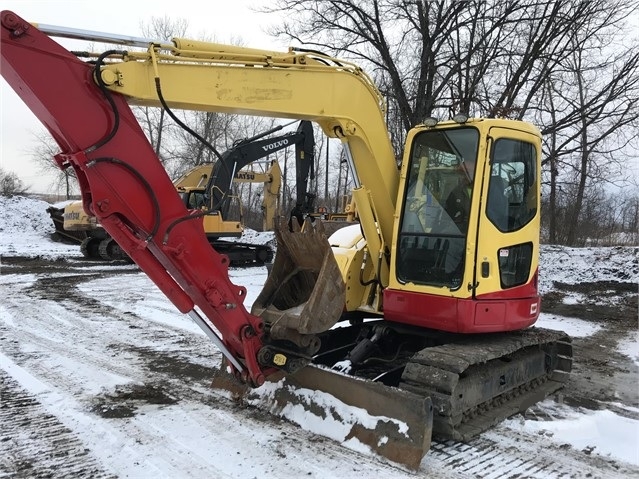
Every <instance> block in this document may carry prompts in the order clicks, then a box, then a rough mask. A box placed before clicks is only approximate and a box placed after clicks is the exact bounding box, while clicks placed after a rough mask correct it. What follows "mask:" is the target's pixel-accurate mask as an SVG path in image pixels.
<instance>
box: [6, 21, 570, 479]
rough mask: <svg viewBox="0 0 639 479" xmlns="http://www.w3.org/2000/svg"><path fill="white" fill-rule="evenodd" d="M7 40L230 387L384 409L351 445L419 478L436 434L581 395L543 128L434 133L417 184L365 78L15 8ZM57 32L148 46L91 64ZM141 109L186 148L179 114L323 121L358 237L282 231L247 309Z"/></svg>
mask: <svg viewBox="0 0 639 479" xmlns="http://www.w3.org/2000/svg"><path fill="white" fill-rule="evenodd" d="M0 25H1V26H0V33H1V40H2V48H1V49H0V57H1V62H2V63H1V67H2V75H3V77H4V78H5V80H6V81H7V82H8V84H9V85H11V86H12V88H13V89H14V90H15V91H16V92H17V94H18V95H20V97H21V98H22V100H23V101H24V102H25V103H26V104H27V106H28V107H29V108H30V109H31V111H32V112H33V113H34V114H35V115H36V116H37V117H38V118H39V119H40V121H41V122H42V123H43V124H44V125H45V126H46V127H47V129H48V130H49V132H50V133H51V135H52V136H53V138H54V139H55V140H56V141H57V143H58V145H59V146H60V148H61V150H62V151H61V153H59V154H58V155H56V156H55V161H56V162H57V164H58V165H59V167H60V168H73V169H74V171H75V173H76V176H77V178H78V180H79V184H80V187H81V191H82V200H83V204H84V208H85V210H86V211H87V212H88V213H90V214H92V215H94V216H95V217H96V218H97V219H98V221H99V222H100V224H101V225H102V226H103V227H104V229H105V230H106V231H108V232H109V234H110V235H111V236H112V237H113V238H114V239H115V240H116V241H117V243H118V244H119V245H120V247H121V248H122V249H123V250H124V251H126V253H127V254H128V255H129V256H130V257H131V258H132V259H133V261H135V263H137V264H138V265H139V267H140V268H141V269H142V270H143V271H144V272H145V273H146V274H147V275H148V276H149V277H150V278H151V279H152V280H153V282H154V283H155V284H156V285H157V286H158V287H159V288H160V290H161V291H162V292H163V293H164V294H165V295H166V296H167V298H169V299H170V300H171V302H172V303H173V304H174V305H175V307H176V308H177V309H178V310H179V311H180V312H182V313H185V314H187V315H189V317H191V318H192V319H193V321H195V322H196V323H197V324H198V325H199V326H200V327H201V328H202V330H203V331H204V332H205V333H206V334H207V336H208V337H209V338H210V339H211V341H213V343H214V344H215V345H216V346H217V347H218V348H219V349H220V350H221V352H222V355H223V357H224V367H223V368H221V370H222V372H224V371H226V372H227V373H228V375H229V376H230V377H232V378H234V379H235V380H237V381H240V382H241V383H243V384H246V385H247V387H249V388H253V387H256V386H260V385H262V384H264V382H265V381H266V380H267V378H278V379H279V378H282V376H283V377H284V378H283V379H282V381H283V383H277V384H280V385H281V387H280V388H279V390H280V391H281V392H282V396H281V397H280V398H279V399H278V400H277V401H274V403H275V402H284V403H285V402H286V401H293V400H294V397H295V394H294V391H295V387H296V386H299V387H303V388H310V389H314V390H319V391H325V392H328V393H330V394H332V395H334V396H335V397H336V398H338V399H339V400H341V401H343V402H345V403H348V404H351V405H354V406H357V407H359V408H362V409H364V410H366V411H368V413H369V414H370V415H371V416H373V417H374V418H375V421H372V423H367V424H357V425H354V426H353V428H352V429H351V431H350V432H349V435H348V437H349V438H350V439H357V440H359V441H360V442H361V443H363V444H366V445H368V446H369V447H370V448H371V449H372V450H374V451H376V452H377V453H379V454H381V455H383V456H385V457H387V458H389V459H390V460H392V461H396V462H398V463H401V464H404V465H405V466H406V467H409V468H412V469H417V468H418V467H419V465H420V463H421V461H422V457H423V455H424V454H425V453H426V451H427V450H428V448H429V445H430V439H431V435H433V434H434V435H437V436H440V437H447V438H451V439H454V440H465V439H468V438H469V437H472V436H473V435H476V434H479V433H481V432H482V431H484V430H486V429H487V428H489V427H491V426H492V425H494V424H495V423H497V422H499V421H500V420H502V419H503V418H505V417H508V416H509V415H512V414H514V413H516V412H518V411H522V410H525V409H526V408H527V407H529V406H530V405H531V404H533V403H535V402H536V401H539V400H540V399H542V398H543V397H544V396H545V395H547V394H549V393H551V392H553V391H555V390H556V389H558V388H560V387H561V386H562V385H563V383H564V381H565V380H566V378H567V376H568V374H569V372H570V369H571V362H572V349H571V343H570V338H569V337H568V336H567V335H566V334H564V333H561V332H557V331H549V330H544V329H540V328H537V327H534V326H533V325H534V323H535V322H536V320H537V318H538V316H539V308H540V297H539V293H538V289H537V287H538V274H539V272H538V255H539V228H540V221H539V215H540V211H539V208H540V168H541V137H540V134H539V131H538V129H537V128H536V127H534V126H533V125H531V124H528V123H525V122H521V121H515V120H505V119H469V118H467V117H465V116H463V115H458V116H455V117H454V118H453V120H449V121H438V120H437V119H435V118H427V119H424V121H423V123H421V124H419V125H416V126H415V127H414V128H412V129H411V130H410V131H409V132H408V134H407V138H406V144H405V148H404V153H403V158H402V160H401V165H400V167H399V168H398V164H397V161H396V159H395V155H394V152H393V149H392V147H391V142H390V139H389V134H388V131H387V128H386V125H385V120H384V118H385V115H384V99H383V98H382V96H381V94H380V93H379V91H378V90H377V89H376V88H375V86H374V84H373V82H372V81H371V79H370V78H369V77H368V76H367V75H366V74H365V73H364V72H363V71H362V70H361V69H360V68H359V67H357V66H356V65H353V64H351V63H349V62H346V61H343V60H337V59H334V58H331V57H329V56H327V55H323V54H321V53H318V52H315V51H307V50H301V49H290V50H289V51H287V52H273V51H265V50H257V49H251V48H244V47H237V46H231V45H220V44H214V43H208V42H201V41H195V40H188V39H181V38H175V39H173V40H172V41H171V42H163V41H154V40H149V39H141V38H135V37H125V36H118V35H108V34H99V33H96V32H87V31H84V30H76V29H70V28H62V27H53V26H50V25H37V26H36V25H32V24H30V23H29V22H27V21H26V20H24V19H22V18H20V17H19V16H18V15H16V14H15V13H13V12H9V11H3V12H2V13H1V14H0ZM50 36H64V37H70V38H80V39H85V40H93V41H101V42H105V41H108V42H110V43H113V44H116V45H124V46H125V47H140V48H142V50H137V49H134V48H130V49H124V48H123V47H118V48H113V49H109V50H106V51H104V52H101V53H95V54H93V53H88V52H81V53H77V54H74V53H72V52H69V51H68V50H66V49H65V48H63V47H62V46H60V45H59V44H58V43H56V42H55V41H54V40H52V39H51V38H50ZM43 71H46V72H47V74H46V75H43V74H42V72H43ZM130 104H134V105H146V106H157V107H161V108H163V109H164V110H165V111H166V113H167V114H168V115H169V116H171V117H172V118H174V120H176V121H177V122H178V124H179V125H181V126H182V127H183V128H185V129H186V130H187V131H190V129H189V128H188V125H185V124H184V123H183V122H181V121H180V120H179V119H178V118H177V117H176V116H175V114H174V113H173V110H174V109H191V110H203V111H217V112H221V113H234V114H245V115H261V116H267V117H275V118H289V119H299V120H307V121H312V122H314V123H317V124H318V125H319V126H320V127H321V128H322V130H323V131H324V133H325V134H326V135H328V136H329V137H333V138H338V139H339V140H340V141H341V142H342V145H343V147H344V151H345V154H346V158H347V161H348V162H349V165H350V168H351V171H352V178H353V179H354V183H355V188H354V189H353V198H354V201H355V204H356V205H357V213H358V216H359V222H358V223H357V224H354V225H351V226H347V227H346V228H342V229H340V230H339V231H337V232H336V233H334V234H333V235H332V236H331V237H330V238H328V240H327V237H326V235H325V234H323V232H322V227H321V221H315V224H311V222H310V220H306V221H305V222H304V224H303V227H302V229H301V231H300V228H299V226H298V224H297V222H290V223H291V229H289V227H288V224H287V223H288V222H286V221H281V222H280V225H279V227H278V228H277V229H276V236H277V253H276V257H275V260H274V264H273V267H272V269H271V271H270V274H269V276H268V278H267V280H266V283H265V285H264V288H263V290H262V292H261V293H260V295H259V296H258V298H257V299H256V300H255V302H254V303H253V305H252V309H251V311H250V312H249V311H248V310H247V309H246V308H245V307H244V300H245V298H246V292H247V291H246V288H245V287H243V286H238V285H235V284H233V283H232V282H231V281H230V279H229V276H228V266H229V260H228V257H226V256H225V255H223V254H219V253H217V252H216V251H215V250H214V249H213V248H211V247H210V244H209V241H208V239H207V238H206V234H205V232H204V228H203V226H202V221H201V220H200V218H201V216H203V215H204V214H206V211H204V210H202V211H196V210H188V209H187V208H186V207H185V205H184V203H183V201H182V199H181V198H180V196H179V195H178V194H177V192H176V189H175V187H174V185H173V184H172V182H171V180H170V178H169V177H168V176H167V174H166V172H165V171H164V168H163V167H162V164H161V163H160V161H159V160H158V158H157V156H156V155H155V153H154V151H153V148H152V147H151V145H150V144H149V142H148V140H147V139H146V137H145V135H144V132H143V131H142V129H141V128H140V126H139V124H138V122H137V121H136V119H135V117H134V115H133V113H132V111H131V109H130V107H129V105H130ZM225 377H226V376H225ZM286 383H288V384H289V385H290V387H289V386H286V385H285V384H286ZM249 391H250V389H249ZM306 398H308V397H307V396H306ZM273 405H275V404H273ZM336 414H337V413H336Z"/></svg>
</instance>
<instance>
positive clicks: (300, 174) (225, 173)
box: [47, 121, 315, 266]
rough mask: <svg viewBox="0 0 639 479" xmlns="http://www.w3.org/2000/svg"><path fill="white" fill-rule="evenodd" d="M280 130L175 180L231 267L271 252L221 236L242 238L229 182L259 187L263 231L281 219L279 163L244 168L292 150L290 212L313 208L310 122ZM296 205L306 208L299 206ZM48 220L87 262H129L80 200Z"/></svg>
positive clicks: (265, 257)
mask: <svg viewBox="0 0 639 479" xmlns="http://www.w3.org/2000/svg"><path fill="white" fill-rule="evenodd" d="M282 128H283V126H277V127H275V128H271V129H269V130H268V131H266V132H263V133H260V134H258V135H255V136H253V137H251V138H246V139H243V140H239V141H237V142H236V143H235V144H234V146H233V147H232V148H230V149H228V150H226V151H225V152H224V153H222V154H221V155H220V158H219V161H218V162H217V163H207V164H203V165H199V166H195V167H193V168H191V169H189V170H188V171H187V172H186V173H184V174H183V175H182V176H181V177H179V178H178V179H177V180H175V181H174V185H175V187H176V189H177V190H178V193H179V194H180V196H181V197H182V200H183V202H184V205H185V206H186V207H187V208H188V209H190V210H195V209H200V210H201V209H205V210H207V214H205V215H203V216H202V222H203V225H204V231H205V233H206V236H207V238H208V239H209V241H210V242H211V245H212V246H213V247H214V248H215V249H216V250H217V251H218V252H220V253H223V254H225V255H226V256H227V257H228V258H229V261H230V263H231V265H233V266H238V265H251V264H252V265H255V264H258V265H259V264H264V263H269V262H271V261H272V260H273V249H272V247H271V246H270V245H269V244H268V243H265V244H259V243H258V244H256V243H248V242H241V241H239V240H236V241H228V240H225V238H241V236H242V234H243V231H244V227H243V225H242V221H241V217H242V214H241V202H240V200H239V198H238V197H237V196H235V195H234V194H233V192H232V183H263V185H264V188H263V190H262V195H263V198H262V215H263V222H262V231H273V229H274V227H275V219H276V218H277V217H279V216H280V211H279V208H280V205H279V201H280V190H281V186H282V170H281V168H280V165H279V163H278V162H277V161H275V160H271V161H270V165H269V167H268V169H267V171H264V172H260V171H256V170H254V169H247V168H246V167H247V166H248V165H251V164H254V163H255V162H257V161H259V160H261V159H263V158H265V157H268V156H270V155H272V154H275V153H277V152H278V151H280V150H283V149H285V148H289V147H291V146H295V166H296V172H297V178H296V181H297V194H298V197H300V198H302V200H298V201H297V203H296V205H295V208H294V210H293V212H292V213H291V214H297V213H296V212H299V211H302V212H304V213H306V212H308V211H310V210H311V209H312V203H311V204H310V206H309V200H308V198H309V197H310V198H312V197H313V195H311V194H310V193H308V192H307V188H308V180H309V176H311V175H312V170H313V161H314V147H315V139H314V135H313V127H312V125H311V123H310V122H308V121H302V122H300V124H299V126H298V128H297V131H295V132H293V133H287V134H284V135H280V136H275V137H269V138H266V139H264V137H266V136H268V135H271V134H272V133H275V132H277V131H279V130H281V129H282ZM233 200H237V201H235V203H237V205H238V209H239V210H240V220H239V221H237V220H231V219H230V216H229V213H230V210H231V203H232V201H233ZM299 205H304V206H303V207H300V206H299ZM47 211H48V213H49V215H50V216H51V218H52V220H53V222H54V226H55V228H56V232H57V234H58V235H59V236H61V237H62V238H65V239H69V240H71V241H72V242H78V243H80V250H81V251H82V254H83V255H84V256H85V257H86V258H89V259H101V260H107V261H112V260H128V259H129V257H128V256H127V254H126V253H125V252H124V251H123V250H122V248H120V247H119V245H118V244H117V243H116V242H115V241H114V240H113V238H111V237H110V236H109V234H108V233H107V232H106V231H105V230H104V229H103V228H102V227H101V226H100V225H99V224H98V222H97V220H96V218H95V217H94V216H91V215H87V214H86V212H85V211H84V207H83V204H82V201H74V202H70V203H67V204H65V205H64V206H63V207H61V208H57V207H50V208H48V210H47Z"/></svg>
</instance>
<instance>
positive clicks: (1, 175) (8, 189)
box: [0, 168, 29, 197]
mask: <svg viewBox="0 0 639 479" xmlns="http://www.w3.org/2000/svg"><path fill="white" fill-rule="evenodd" d="M28 190H29V189H28V188H27V187H26V186H25V184H24V182H23V181H22V180H21V179H20V178H19V177H18V175H17V174H15V173H14V172H12V171H5V170H4V169H2V168H0V196H8V197H12V196H14V195H24V194H26V193H28Z"/></svg>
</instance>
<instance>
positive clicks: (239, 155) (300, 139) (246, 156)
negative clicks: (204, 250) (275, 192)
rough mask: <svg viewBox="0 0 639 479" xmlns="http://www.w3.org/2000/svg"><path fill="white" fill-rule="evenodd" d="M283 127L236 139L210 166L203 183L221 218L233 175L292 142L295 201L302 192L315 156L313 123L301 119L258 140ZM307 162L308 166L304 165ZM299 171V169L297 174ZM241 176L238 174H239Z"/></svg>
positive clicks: (305, 186) (225, 214)
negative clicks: (287, 130) (288, 128)
mask: <svg viewBox="0 0 639 479" xmlns="http://www.w3.org/2000/svg"><path fill="white" fill-rule="evenodd" d="M281 128H283V127H282V126H279V127H277V128H273V129H271V130H269V131H267V132H264V133H262V134H260V135H257V136H255V137H252V138H247V139H245V140H242V141H240V142H238V143H237V144H236V145H234V147H233V148H231V149H230V150H227V151H226V152H224V153H222V155H221V157H220V159H219V161H217V162H216V163H215V165H214V166H213V171H212V174H211V177H210V179H209V181H208V184H207V185H206V191H207V192H209V196H210V209H211V210H218V211H220V213H221V214H222V217H223V218H226V217H228V211H229V207H230V201H229V200H230V198H229V196H228V192H229V191H230V189H231V183H232V182H233V181H234V179H237V177H236V175H238V173H239V172H240V170H241V169H242V168H244V167H245V166H247V165H249V164H251V163H254V162H256V161H258V160H260V159H261V158H264V157H267V156H268V155H271V154H273V153H277V152H278V151H281V150H283V149H285V148H289V147H291V146H293V145H295V165H296V172H298V177H297V192H298V193H297V194H298V199H297V201H298V202H299V201H300V199H299V195H300V188H301V189H302V192H303V193H302V195H305V194H306V189H307V185H308V176H309V171H310V168H311V166H312V164H313V158H314V156H315V153H314V149H315V139H314V136H313V126H312V124H311V123H310V122H309V121H301V122H300V124H299V125H298V127H297V130H296V131H294V132H291V133H286V134H284V135H279V136H274V137H270V138H266V139H262V138H263V137H264V136H265V135H268V134H270V133H273V132H275V131H278V130H280V129H281ZM308 165H311V166H308ZM300 172H302V173H301V174H300ZM240 176H241V173H240Z"/></svg>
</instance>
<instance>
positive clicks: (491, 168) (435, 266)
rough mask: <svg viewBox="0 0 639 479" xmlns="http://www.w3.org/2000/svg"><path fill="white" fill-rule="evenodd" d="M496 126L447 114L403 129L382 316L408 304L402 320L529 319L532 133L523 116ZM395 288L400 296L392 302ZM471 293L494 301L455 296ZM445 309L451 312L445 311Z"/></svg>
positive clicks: (533, 259)
mask: <svg viewBox="0 0 639 479" xmlns="http://www.w3.org/2000/svg"><path fill="white" fill-rule="evenodd" d="M505 125H506V121H505V120H496V119H491V120H481V121H473V120H471V121H470V122H468V123H464V124H458V123H455V122H446V123H442V124H440V125H438V126H437V127H436V128H429V127H423V128H421V129H419V130H418V131H416V132H415V133H414V134H413V135H412V143H411V150H410V153H409V156H408V158H407V160H405V161H406V164H405V165H404V170H403V173H405V183H404V185H405V188H404V191H405V193H404V195H403V199H402V202H401V204H400V207H399V209H398V213H399V218H398V221H397V223H396V227H397V230H396V231H397V233H396V237H395V242H394V247H395V251H396V255H395V262H394V264H393V265H392V267H393V268H394V273H395V274H394V275H391V277H392V278H391V284H390V285H389V288H387V290H385V292H384V311H385V315H386V317H388V316H389V312H390V316H391V317H392V316H394V314H393V310H394V308H395V307H398V308H401V317H402V318H406V317H407V314H406V313H407V311H406V308H408V309H409V310H413V309H414V312H415V317H414V318H413V319H411V320H409V321H408V322H411V323H415V324H419V325H421V326H424V325H426V326H431V327H436V328H440V329H444V330H452V331H456V330H459V331H460V332H473V331H474V332H480V331H491V330H495V331H498V330H508V329H518V328H520V327H522V326H521V325H522V324H528V325H529V324H532V323H534V321H535V320H536V318H537V316H538V305H539V296H538V293H537V279H536V278H537V258H538V252H539V250H538V248H539V185H538V176H539V169H540V151H541V144H540V136H539V135H538V132H536V129H535V128H534V127H530V126H527V125H526V124H524V123H523V122H522V123H521V125H522V126H521V130H519V129H513V128H512V126H511V125H512V122H510V123H509V128H506V127H505ZM395 289H397V290H402V291H403V293H402V294H403V295H404V298H403V299H402V300H401V301H402V302H403V303H404V304H403V305H400V304H397V305H394V303H393V298H394V295H395V294H396V293H395V291H394V290H395ZM406 291H408V292H409V293H408V294H406ZM413 293H415V296H414V298H415V302H414V304H413V305H412V306H409V305H408V304H407V298H409V297H413V296H412V294H413ZM397 299H398V301H399V295H398V296H397ZM479 300H490V301H494V300H497V301H498V302H499V303H500V305H499V306H498V307H496V308H493V307H484V309H477V307H476V305H475V304H474V303H473V304H472V305H471V304H470V303H469V304H467V305H463V304H462V303H463V302H464V301H470V302H476V301H479ZM502 300H503V302H502ZM518 302H521V304H519V303H518ZM434 305H435V306H434ZM449 308H453V310H455V311H457V314H456V315H454V319H452V320H451V315H450V310H449ZM513 308H514V310H515V311H510V310H511V309H513ZM462 310H464V311H462ZM507 310H508V311H507ZM424 311H427V313H426V314H424V313H423V312H424ZM398 313H399V311H398ZM398 317H399V314H398ZM404 322H406V321H404ZM509 322H510V323H511V324H505V323H509ZM444 323H446V324H444ZM484 323H485V324H484Z"/></svg>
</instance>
